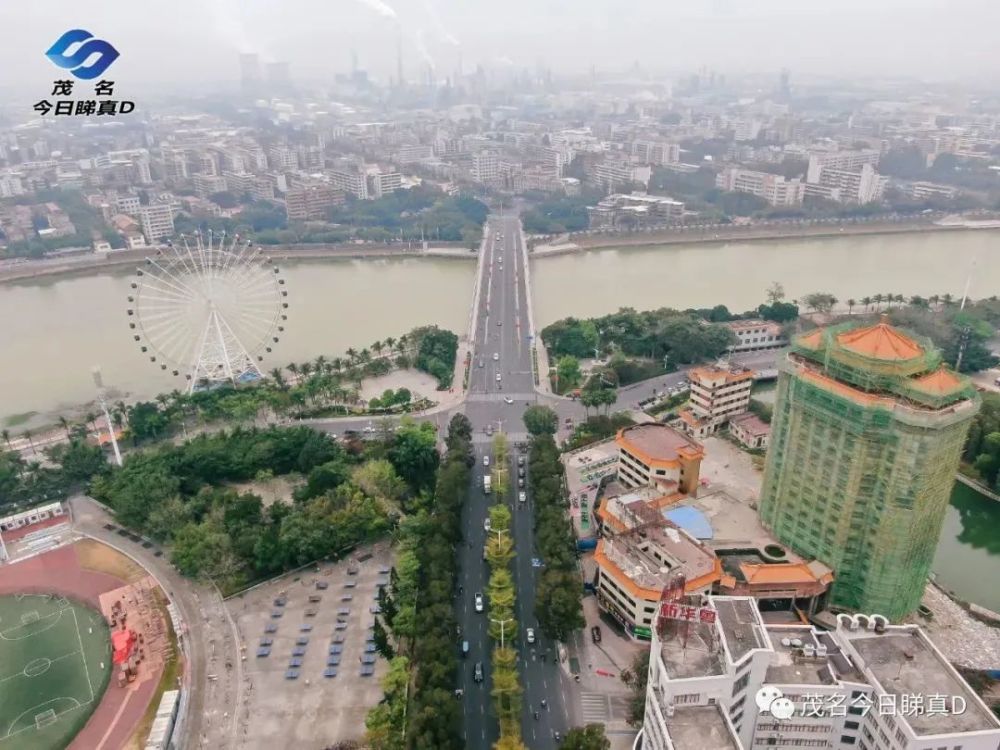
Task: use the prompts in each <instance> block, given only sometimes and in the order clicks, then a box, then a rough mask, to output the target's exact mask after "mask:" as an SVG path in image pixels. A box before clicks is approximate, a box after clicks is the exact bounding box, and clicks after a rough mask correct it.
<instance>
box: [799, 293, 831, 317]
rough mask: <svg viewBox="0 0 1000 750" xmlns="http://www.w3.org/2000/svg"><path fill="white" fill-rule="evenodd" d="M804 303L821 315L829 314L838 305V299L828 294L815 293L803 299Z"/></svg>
mask: <svg viewBox="0 0 1000 750" xmlns="http://www.w3.org/2000/svg"><path fill="white" fill-rule="evenodd" d="M802 301H803V302H804V303H805V305H806V307H808V308H809V309H810V310H814V311H816V312H819V313H823V314H826V313H829V312H830V311H831V310H832V309H833V306H834V305H836V304H837V298H836V297H834V296H833V295H832V294H830V293H828V292H813V293H812V294H807V295H806V296H805V297H803V299H802Z"/></svg>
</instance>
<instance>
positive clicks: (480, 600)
mask: <svg viewBox="0 0 1000 750" xmlns="http://www.w3.org/2000/svg"><path fill="white" fill-rule="evenodd" d="M482 611H483V595H482V594H480V593H479V592H478V591H477V592H476V612H482Z"/></svg>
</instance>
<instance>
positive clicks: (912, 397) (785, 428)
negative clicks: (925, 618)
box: [760, 317, 979, 620]
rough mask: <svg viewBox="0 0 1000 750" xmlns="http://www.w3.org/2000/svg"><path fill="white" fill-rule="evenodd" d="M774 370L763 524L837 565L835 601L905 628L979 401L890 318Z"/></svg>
mask: <svg viewBox="0 0 1000 750" xmlns="http://www.w3.org/2000/svg"><path fill="white" fill-rule="evenodd" d="M779 370H780V372H779V377H778V390H777V395H776V400H775V407H774V416H773V419H772V424H771V446H770V449H769V451H768V454H767V463H766V466H765V470H764V485H763V491H762V493H761V505H760V513H761V517H762V520H763V521H764V524H765V525H766V526H768V527H769V528H770V529H771V530H772V531H773V533H774V534H775V535H776V536H777V537H778V539H779V540H781V541H782V542H783V543H785V544H787V545H788V546H790V547H791V548H792V549H794V550H795V551H796V552H798V553H799V554H802V555H808V556H811V557H816V558H818V559H820V560H821V561H822V562H824V563H826V564H827V565H829V566H830V567H832V568H833V569H834V574H835V576H836V578H835V582H834V585H833V588H832V590H831V599H830V604H833V605H837V606H842V607H846V608H850V609H854V610H859V611H861V612H864V613H878V614H883V615H885V616H887V617H889V618H891V619H893V620H898V619H900V618H902V617H904V616H905V615H907V614H909V613H910V612H912V611H913V610H914V609H916V607H917V605H918V604H919V603H920V598H921V596H922V594H923V591H924V586H925V584H926V581H927V576H928V573H929V571H930V567H931V562H932V560H933V558H934V551H935V548H936V546H937V542H938V537H939V536H940V533H941V525H942V522H943V519H944V514H945V510H946V508H947V505H948V500H949V497H950V494H951V489H952V485H953V484H954V482H955V472H956V469H957V468H958V462H959V456H960V454H961V451H962V446H963V444H964V441H965V436H966V432H967V431H968V428H969V423H970V422H971V420H972V418H973V416H974V415H975V414H976V412H977V411H978V408H979V397H978V396H977V394H976V392H975V390H974V389H973V387H972V385H971V383H970V382H969V380H968V379H967V378H965V377H963V376H960V375H958V374H956V373H955V372H953V371H951V370H949V369H947V368H946V367H945V366H944V365H943V364H942V362H941V356H940V354H939V353H938V351H937V350H936V349H935V347H934V346H933V344H931V343H930V342H929V341H927V340H925V339H923V338H922V337H918V336H913V335H910V334H907V333H904V332H902V331H900V330H899V329H896V328H894V327H893V326H891V325H889V323H888V322H887V320H886V318H885V317H883V319H882V321H881V322H879V323H878V324H876V325H873V326H867V327H858V326H857V325H856V324H852V323H847V324H841V325H836V326H831V327H828V328H820V329H817V330H815V331H812V332H810V333H807V334H805V335H803V336H800V337H799V338H798V339H797V340H796V341H795V342H794V343H793V344H792V347H791V350H790V351H789V353H788V354H787V356H786V357H785V358H783V359H782V360H781V361H780V362H779Z"/></svg>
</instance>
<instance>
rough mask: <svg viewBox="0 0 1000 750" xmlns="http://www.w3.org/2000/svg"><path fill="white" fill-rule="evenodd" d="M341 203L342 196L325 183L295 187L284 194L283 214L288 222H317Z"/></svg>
mask: <svg viewBox="0 0 1000 750" xmlns="http://www.w3.org/2000/svg"><path fill="white" fill-rule="evenodd" d="M343 202H344V194H343V193H342V192H341V191H340V190H337V189H335V188H333V187H332V186H330V185H327V184H326V183H322V182H317V183H310V184H306V185H296V186H295V187H293V188H289V189H288V192H287V193H286V194H285V213H286V214H287V215H288V220H289V221H310V220H319V219H323V218H325V217H326V212H327V210H328V209H330V208H331V207H333V206H336V205H340V204H341V203H343Z"/></svg>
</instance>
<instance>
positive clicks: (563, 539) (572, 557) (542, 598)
mask: <svg viewBox="0 0 1000 750" xmlns="http://www.w3.org/2000/svg"><path fill="white" fill-rule="evenodd" d="M524 425H525V427H526V428H527V430H528V432H529V433H531V441H530V448H529V452H528V484H529V486H530V488H531V493H532V499H533V505H534V511H535V546H536V547H537V549H538V553H539V555H540V557H541V558H542V560H543V561H544V563H545V567H544V568H543V569H542V574H541V576H540V577H539V580H538V588H537V591H536V597H535V616H536V618H537V619H538V624H539V627H540V628H541V630H542V632H543V633H544V634H545V635H546V636H547V637H549V638H552V639H553V640H558V641H565V640H566V639H567V638H568V637H569V635H570V634H571V633H572V632H573V631H574V630H578V629H580V628H582V627H583V624H584V622H583V604H582V599H583V584H582V582H581V580H580V574H579V572H578V571H577V566H576V553H575V539H576V537H575V535H574V534H573V527H572V524H571V523H570V520H569V518H568V517H567V516H566V507H567V504H568V502H567V499H566V494H565V490H564V487H563V483H562V464H560V463H559V449H558V448H557V447H556V443H555V438H554V435H555V427H556V426H557V425H558V417H557V416H556V414H555V412H553V411H552V410H551V409H549V408H547V407H544V406H531V407H528V409H526V410H525V415H524Z"/></svg>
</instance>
